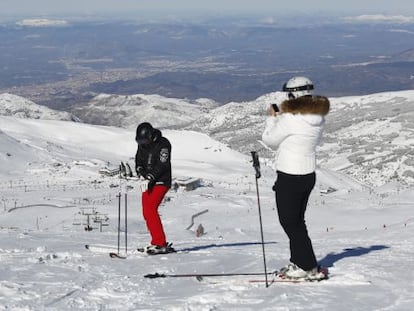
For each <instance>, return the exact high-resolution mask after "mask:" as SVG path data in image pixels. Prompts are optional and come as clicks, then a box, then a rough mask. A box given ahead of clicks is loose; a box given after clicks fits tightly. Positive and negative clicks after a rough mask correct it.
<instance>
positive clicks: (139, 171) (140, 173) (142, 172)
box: [136, 166, 147, 177]
mask: <svg viewBox="0 0 414 311" xmlns="http://www.w3.org/2000/svg"><path fill="white" fill-rule="evenodd" d="M136 172H137V176H138V177H141V176H142V177H144V176H145V175H146V174H147V173H146V172H145V169H144V168H143V167H142V166H138V167H137V168H136Z"/></svg>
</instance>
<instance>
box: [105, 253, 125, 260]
mask: <svg viewBox="0 0 414 311" xmlns="http://www.w3.org/2000/svg"><path fill="white" fill-rule="evenodd" d="M109 257H111V258H118V259H127V257H126V256H123V255H120V254H118V253H113V252H111V253H109Z"/></svg>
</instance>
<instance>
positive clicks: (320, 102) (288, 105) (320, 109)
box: [280, 96, 330, 116]
mask: <svg viewBox="0 0 414 311" xmlns="http://www.w3.org/2000/svg"><path fill="white" fill-rule="evenodd" d="M329 107H330V103H329V99H328V98H326V97H325V96H302V97H298V98H294V99H289V100H285V101H284V102H282V104H281V105H280V110H281V111H282V112H287V113H292V114H314V115H321V116H326V115H327V114H328V112H329Z"/></svg>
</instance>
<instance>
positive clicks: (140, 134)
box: [135, 122, 154, 145]
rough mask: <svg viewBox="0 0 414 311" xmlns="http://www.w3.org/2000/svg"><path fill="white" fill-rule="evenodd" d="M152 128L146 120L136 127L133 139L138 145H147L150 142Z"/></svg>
mask: <svg viewBox="0 0 414 311" xmlns="http://www.w3.org/2000/svg"><path fill="white" fill-rule="evenodd" d="M153 134H154V128H153V127H152V125H151V124H150V123H148V122H143V123H141V124H140V125H138V127H137V134H136V136H135V140H136V141H137V143H138V144H139V145H147V144H149V143H151V142H152V140H153Z"/></svg>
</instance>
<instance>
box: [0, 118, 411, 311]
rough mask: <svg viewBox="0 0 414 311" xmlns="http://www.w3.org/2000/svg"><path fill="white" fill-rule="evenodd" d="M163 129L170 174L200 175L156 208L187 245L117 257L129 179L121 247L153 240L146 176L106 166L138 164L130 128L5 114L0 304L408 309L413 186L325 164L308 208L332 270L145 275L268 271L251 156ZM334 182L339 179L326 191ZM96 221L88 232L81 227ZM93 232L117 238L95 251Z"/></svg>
mask: <svg viewBox="0 0 414 311" xmlns="http://www.w3.org/2000/svg"><path fill="white" fill-rule="evenodd" d="M163 132H164V134H165V136H166V137H168V138H169V139H170V140H171V142H172V146H173V149H172V161H173V175H174V177H175V178H185V177H198V178H202V179H203V186H202V187H200V188H198V189H196V190H194V191H189V192H186V191H183V190H182V189H178V190H177V191H176V192H175V191H173V190H171V191H170V192H169V193H168V197H167V200H165V201H164V202H163V204H162V205H161V207H160V209H159V212H160V214H161V217H162V219H163V222H164V225H165V231H166V233H167V237H168V240H169V241H171V242H174V246H175V247H176V248H177V249H179V250H183V252H180V253H177V254H170V255H166V256H164V255H160V256H143V255H139V254H129V255H128V258H127V259H126V260H116V259H111V258H109V256H108V252H109V251H110V250H115V251H116V248H117V237H118V206H119V205H118V204H119V203H118V198H119V197H118V195H119V192H120V191H121V198H122V201H121V205H120V206H121V207H122V208H121V228H120V233H121V236H120V237H121V244H120V246H121V252H123V251H124V237H125V235H126V229H127V231H128V232H127V238H128V249H129V250H131V249H134V248H135V247H137V246H143V245H146V244H147V243H148V240H149V236H148V233H147V232H146V227H145V223H144V221H143V219H142V214H141V207H140V200H141V198H140V193H139V190H138V189H139V187H138V184H137V182H136V181H133V180H130V181H120V180H119V179H118V177H117V176H114V177H103V176H100V175H99V174H98V170H99V168H101V167H102V166H106V165H108V162H110V164H112V165H117V164H118V163H119V162H120V161H129V162H130V164H132V160H131V157H133V155H134V152H135V148H136V144H135V142H134V130H132V129H131V130H128V129H121V128H115V127H107V126H93V125H89V124H82V123H75V122H66V121H48V120H30V119H18V118H15V117H0V146H1V148H2V149H1V154H2V156H3V152H4V151H5V149H6V150H8V151H10V153H12V156H11V157H10V159H9V162H8V163H7V166H13V167H16V170H15V171H13V172H11V171H9V169H8V167H7V166H1V165H0V193H1V196H0V198H1V201H0V204H1V205H0V264H1V267H2V269H0V310H49V309H50V310H63V311H65V310H255V309H260V310H275V309H281V310H297V309H306V310H339V311H345V310H364V311H366V310H368V311H370V310H380V309H387V310H392V311H393V310H398V311H400V310H407V311H408V310H411V308H412V305H413V303H414V294H413V293H414V288H413V282H412V280H413V278H414V275H413V271H414V259H413V258H414V248H413V246H412V236H413V234H414V218H413V216H412V204H413V202H414V195H413V193H414V192H413V191H412V187H407V186H404V185H401V184H396V183H394V184H389V185H387V187H381V188H375V187H373V188H370V189H367V188H365V187H364V185H361V184H360V183H358V182H357V181H355V180H353V179H352V178H350V177H348V176H346V175H344V173H342V172H334V171H331V170H329V169H323V170H320V171H318V172H317V173H318V176H319V178H318V184H317V186H316V187H315V190H314V191H313V193H312V196H311V198H310V201H309V207H308V210H307V224H308V230H309V233H310V235H311V237H312V241H313V245H314V247H315V251H316V255H317V257H318V260H319V262H320V263H321V264H322V265H324V266H326V267H329V269H330V273H331V277H330V279H329V280H327V281H323V282H320V283H312V284H291V283H288V284H285V283H270V286H269V288H265V285H264V282H263V280H264V278H263V277H261V276H255V277H248V278H246V277H237V276H234V277H229V278H223V277H217V278H208V277H205V278H204V279H203V280H201V281H200V280H196V279H195V278H194V277H188V278H165V279H156V280H151V279H145V278H144V277H143V275H145V274H147V273H154V272H160V273H167V274H177V273H178V274H185V273H246V272H262V271H263V257H262V246H261V243H260V236H261V235H260V229H259V217H258V208H257V203H258V202H257V193H256V186H255V178H254V170H253V168H252V165H251V163H250V162H249V160H250V158H249V156H247V155H243V154H241V153H238V152H236V151H234V150H231V149H229V148H227V147H226V146H225V145H224V144H222V143H219V142H217V141H216V140H214V139H211V138H210V137H208V136H207V135H205V134H202V133H197V132H193V131H182V130H165V131H163ZM6 156H7V155H6ZM2 160H3V158H2ZM28 161H30V162H31V165H30V166H29V167H28V166H27V165H26V164H27V162H28ZM262 164H263V165H262V173H263V176H262V178H261V179H259V180H258V185H259V189H260V204H261V211H262V219H263V228H264V238H265V242H266V244H265V247H266V249H265V250H266V263H267V268H268V271H273V270H275V269H277V268H280V267H281V266H283V265H285V264H287V263H288V261H289V252H288V249H289V245H288V241H287V239H286V236H285V234H284V232H283V230H282V229H281V227H280V225H279V224H278V221H277V215H276V211H275V202H274V193H273V191H272V190H271V186H272V184H273V182H274V178H275V176H274V172H273V170H272V169H271V168H269V167H267V166H265V165H264V164H265V163H264V162H262ZM127 186H128V187H127ZM327 187H333V188H336V189H337V191H334V192H331V193H326V191H322V190H326V189H327ZM321 191H322V192H323V193H321ZM125 194H128V204H127V208H128V219H127V225H128V226H127V227H125V225H124V223H125V222H124V208H125V206H126V205H125V201H124V198H125ZM200 213H201V214H200ZM196 214H200V216H198V217H195V218H193V216H194V215H196ZM88 219H89V221H90V222H89V225H90V227H92V228H93V230H92V231H86V230H84V228H85V227H86V226H87V224H88ZM192 221H193V222H194V223H193V224H192ZM100 224H102V226H100ZM200 225H202V226H203V228H204V234H202V235H201V236H200V235H196V229H197V228H198V227H199V226H200ZM85 244H92V245H95V246H99V245H102V244H104V245H105V246H106V247H109V248H104V247H101V248H99V250H100V251H101V252H92V251H89V250H86V249H85V247H84V245H85ZM248 279H253V280H256V281H257V282H253V283H249V282H248V281H247V280H248ZM269 279H270V280H272V278H271V277H270V278H269ZM339 302H340V303H339Z"/></svg>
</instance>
